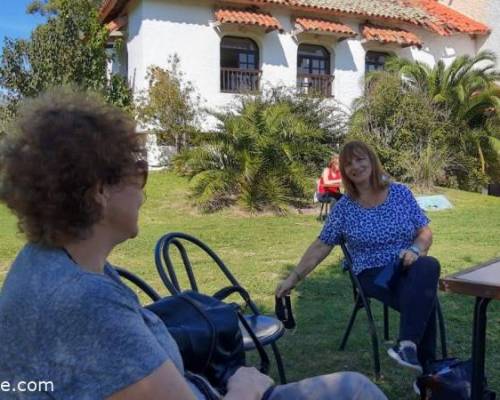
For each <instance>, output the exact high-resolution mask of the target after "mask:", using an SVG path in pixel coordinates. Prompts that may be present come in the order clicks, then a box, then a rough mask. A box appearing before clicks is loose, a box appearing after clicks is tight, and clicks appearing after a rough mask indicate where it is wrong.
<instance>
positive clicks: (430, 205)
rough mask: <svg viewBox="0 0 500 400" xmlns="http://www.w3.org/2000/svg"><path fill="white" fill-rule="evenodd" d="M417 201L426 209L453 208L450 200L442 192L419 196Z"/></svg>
mask: <svg viewBox="0 0 500 400" xmlns="http://www.w3.org/2000/svg"><path fill="white" fill-rule="evenodd" d="M416 199H417V203H418V205H419V206H420V208H421V209H423V210H425V211H439V210H446V209H448V208H453V205H452V204H451V203H450V201H449V200H448V199H447V198H446V196H443V195H442V194H438V195H434V196H417V197H416Z"/></svg>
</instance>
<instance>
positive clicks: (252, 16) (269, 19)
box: [215, 8, 283, 31]
mask: <svg viewBox="0 0 500 400" xmlns="http://www.w3.org/2000/svg"><path fill="white" fill-rule="evenodd" d="M215 18H216V19H217V21H219V22H221V23H223V24H243V25H257V26H261V27H263V28H266V30H268V31H270V30H274V29H278V30H280V31H282V30H283V28H282V27H281V24H280V23H279V21H278V20H277V19H276V18H274V17H273V16H272V15H271V14H269V13H265V12H261V11H250V10H236V9H229V8H226V9H224V8H220V9H218V10H217V11H216V12H215Z"/></svg>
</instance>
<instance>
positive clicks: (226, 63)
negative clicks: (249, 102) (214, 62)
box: [220, 36, 260, 93]
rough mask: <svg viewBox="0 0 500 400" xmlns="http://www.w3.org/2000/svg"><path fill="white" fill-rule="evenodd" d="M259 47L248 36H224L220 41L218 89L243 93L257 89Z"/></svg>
mask: <svg viewBox="0 0 500 400" xmlns="http://www.w3.org/2000/svg"><path fill="white" fill-rule="evenodd" d="M259 80H260V70H259V48H258V46H257V44H256V43H255V42H254V41H253V40H252V39H248V38H241V37H234V36H225V37H223V38H222V40H221V43H220V89H221V91H222V92H230V93H244V92H256V91H258V90H259Z"/></svg>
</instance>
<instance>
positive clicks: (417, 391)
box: [412, 381, 420, 396]
mask: <svg viewBox="0 0 500 400" xmlns="http://www.w3.org/2000/svg"><path fill="white" fill-rule="evenodd" d="M412 386H413V391H414V392H415V394H416V395H417V396H420V389H419V388H418V386H417V382H416V381H413V385H412Z"/></svg>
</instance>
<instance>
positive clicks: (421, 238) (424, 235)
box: [413, 225, 432, 256]
mask: <svg viewBox="0 0 500 400" xmlns="http://www.w3.org/2000/svg"><path fill="white" fill-rule="evenodd" d="M413 244H414V245H416V246H418V248H419V249H420V255H421V256H426V255H427V253H428V252H429V249H430V247H431V245H432V231H431V228H429V226H427V225H426V226H423V227H422V228H420V229H419V230H418V231H417V237H416V238H415V241H414V242H413Z"/></svg>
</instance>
